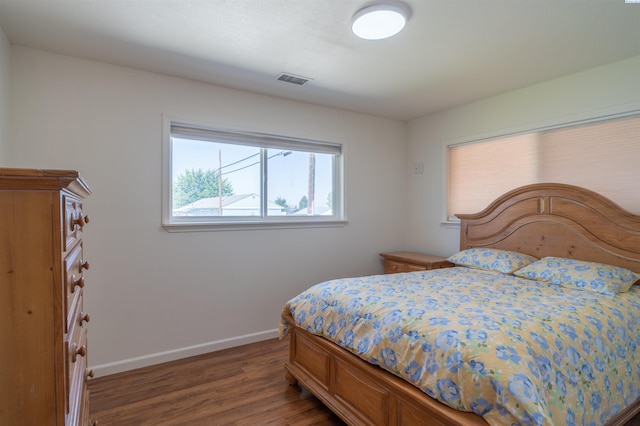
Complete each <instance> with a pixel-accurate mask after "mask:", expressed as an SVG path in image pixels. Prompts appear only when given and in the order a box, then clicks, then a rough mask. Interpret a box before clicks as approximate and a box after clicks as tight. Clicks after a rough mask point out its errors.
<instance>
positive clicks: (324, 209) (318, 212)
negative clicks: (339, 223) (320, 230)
mask: <svg viewBox="0 0 640 426" xmlns="http://www.w3.org/2000/svg"><path fill="white" fill-rule="evenodd" d="M332 213H333V211H332V209H331V207H329V206H314V208H313V214H314V215H315V216H331V214H332ZM308 214H309V212H308V210H307V208H306V207H305V208H303V209H300V210H297V211H295V212H293V213H291V214H290V216H306V215H308Z"/></svg>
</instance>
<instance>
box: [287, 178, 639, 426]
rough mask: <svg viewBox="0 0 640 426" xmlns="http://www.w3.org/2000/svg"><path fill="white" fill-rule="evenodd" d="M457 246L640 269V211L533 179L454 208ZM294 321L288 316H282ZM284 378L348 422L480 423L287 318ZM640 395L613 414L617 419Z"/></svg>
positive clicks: (617, 421)
mask: <svg viewBox="0 0 640 426" xmlns="http://www.w3.org/2000/svg"><path fill="white" fill-rule="evenodd" d="M458 217H459V218H460V220H461V225H460V248H461V249H466V248H472V247H493V248H502V249H506V250H514V251H518V252H520V253H526V254H530V255H533V256H536V257H538V258H540V257H544V256H558V257H568V258H573V259H581V260H588V261H596V262H602V263H608V264H611V265H616V266H622V267H625V268H627V269H631V270H633V271H636V272H640V216H639V215H634V214H632V213H629V212H627V211H625V210H623V209H622V208H620V207H619V206H618V205H616V204H615V203H613V202H612V201H610V200H608V199H606V198H604V197H602V196H601V195H599V194H596V193H595V192H592V191H589V190H587V189H583V188H579V187H575V186H571V185H565V184H553V183H551V184H534V185H528V186H524V187H521V188H518V189H515V190H513V191H510V192H508V193H506V194H504V195H503V196H501V197H500V198H498V199H497V200H496V201H494V202H493V203H491V204H490V205H489V206H488V207H487V208H486V209H484V210H483V211H481V212H479V213H476V214H460V215H458ZM286 319H287V320H288V322H289V323H290V324H294V321H293V318H291V317H289V318H286ZM290 339H291V340H290V355H289V361H288V362H287V363H286V364H285V366H284V367H285V370H286V377H287V380H288V381H289V383H290V384H292V385H296V384H298V383H300V384H302V385H303V386H304V387H306V388H307V389H309V391H311V393H313V394H314V395H315V396H317V397H318V399H320V400H321V401H322V402H323V403H324V404H325V405H327V406H328V407H329V408H330V409H331V410H332V411H333V412H335V413H336V414H337V415H338V416H340V418H342V419H343V420H344V421H345V422H346V423H347V424H349V425H391V426H400V425H402V426H412V425H443V426H445V425H446V426H450V425H459V426H463V425H464V426H468V425H484V426H486V424H487V423H486V422H485V421H484V419H482V417H480V416H478V415H475V414H473V413H465V412H461V411H457V410H454V409H452V408H449V407H447V406H445V405H444V404H441V403H440V402H438V401H436V400H434V399H432V398H430V397H429V396H428V395H427V394H425V393H424V392H422V391H421V390H419V389H418V388H416V387H415V386H413V385H411V384H409V383H407V382H405V381H403V380H402V379H400V378H398V377H397V376H395V375H393V374H391V373H389V372H387V371H385V370H383V369H381V368H379V367H377V366H374V365H372V364H369V363H368V362H366V361H364V360H362V359H361V358H359V357H357V356H356V355H354V354H352V353H351V352H349V351H347V350H345V349H342V348H341V347H339V346H337V345H336V344H334V343H333V342H331V341H329V340H327V339H324V338H323V337H319V336H315V335H313V334H311V333H309V332H307V331H305V330H303V329H301V328H299V327H297V326H292V329H291V335H290ZM638 412H640V400H638V401H636V402H635V403H633V404H632V405H631V406H630V407H628V408H627V409H625V410H624V411H623V412H621V413H619V414H618V415H617V416H616V417H615V418H613V419H611V420H610V421H609V423H607V425H609V426H614V425H615V426H622V425H624V424H625V423H626V422H627V421H629V420H630V419H631V418H632V417H633V416H634V415H635V414H637V413H638Z"/></svg>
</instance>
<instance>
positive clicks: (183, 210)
mask: <svg viewBox="0 0 640 426" xmlns="http://www.w3.org/2000/svg"><path fill="white" fill-rule="evenodd" d="M220 201H221V200H220V197H209V198H202V199H200V200H197V201H194V202H193V203H189V204H187V205H184V206H182V207H180V208H178V209H174V210H173V214H174V215H176V216H188V215H194V213H195V215H203V216H207V215H216V214H219V213H216V212H217V211H218V210H219V209H220ZM267 208H268V210H269V211H270V212H272V213H271V214H273V212H281V211H282V210H283V208H282V206H279V205H278V204H276V203H274V202H272V201H267ZM222 211H223V214H224V212H225V211H226V212H236V214H239V215H247V214H249V213H250V214H259V212H260V196H259V195H257V194H239V195H229V196H226V197H222ZM231 214H234V213H231ZM283 214H284V213H283Z"/></svg>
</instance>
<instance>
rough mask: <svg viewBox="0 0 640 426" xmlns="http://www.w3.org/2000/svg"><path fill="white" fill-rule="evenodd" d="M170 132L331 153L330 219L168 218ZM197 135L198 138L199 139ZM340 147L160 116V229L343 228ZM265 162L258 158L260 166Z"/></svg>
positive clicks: (322, 142) (223, 140) (218, 139)
mask: <svg viewBox="0 0 640 426" xmlns="http://www.w3.org/2000/svg"><path fill="white" fill-rule="evenodd" d="M172 129H173V130H174V131H176V129H177V131H178V132H180V133H183V134H190V135H191V136H194V137H195V138H200V139H201V140H210V139H208V138H210V137H211V136H212V135H214V136H215V140H216V141H218V142H223V143H224V142H227V143H234V142H235V143H237V142H238V141H245V140H246V141H256V143H255V144H254V143H250V142H243V143H244V144H246V145H250V146H261V147H263V148H264V147H266V148H269V147H277V148H285V149H292V150H295V149H297V150H309V151H310V152H335V151H336V150H339V154H337V155H334V157H333V188H332V194H333V202H332V213H333V214H332V215H331V216H319V215H314V216H268V215H266V214H264V215H263V216H260V217H257V216H247V217H238V216H231V217H225V216H205V217H202V216H199V217H180V216H173V215H172V205H173V202H172V197H173V191H172V174H173V173H172V164H171V163H172V158H173V155H172V142H171V136H172ZM199 135H200V136H199ZM344 151H345V149H344V145H343V144H338V143H332V142H324V141H317V140H311V139H303V138H297V137H289V136H280V135H274V134H269V133H260V132H253V131H246V130H238V129H232V128H228V127H223V126H215V125H202V124H194V123H191V122H188V121H185V120H175V119H171V118H169V117H167V116H164V115H163V119H162V227H163V228H164V229H165V230H166V231H168V232H198V231H222V230H248V229H270V228H302V227H304V228H306V227H328V226H343V225H345V224H346V223H347V219H346V213H345V211H346V210H345V206H344V157H345V152H344ZM265 161H266V158H265V156H264V155H261V163H262V164H264V162H265ZM264 174H265V170H264V168H263V169H262V172H261V175H262V178H261V192H262V199H263V202H262V204H263V210H264V209H265V208H266V207H265V206H266V198H267V197H266V196H264V194H265V191H266V185H265V176H264Z"/></svg>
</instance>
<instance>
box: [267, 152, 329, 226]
mask: <svg viewBox="0 0 640 426" xmlns="http://www.w3.org/2000/svg"><path fill="white" fill-rule="evenodd" d="M267 159H268V160H267V194H269V208H268V209H267V214H268V215H269V216H278V215H280V216H282V215H287V216H331V215H332V214H333V211H332V205H333V192H332V191H333V155H332V154H319V153H311V152H302V151H283V150H274V149H269V150H268V151H267ZM272 203H274V204H275V205H276V206H279V207H280V210H279V211H278V210H277V209H274V208H272V206H271V204H272Z"/></svg>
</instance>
